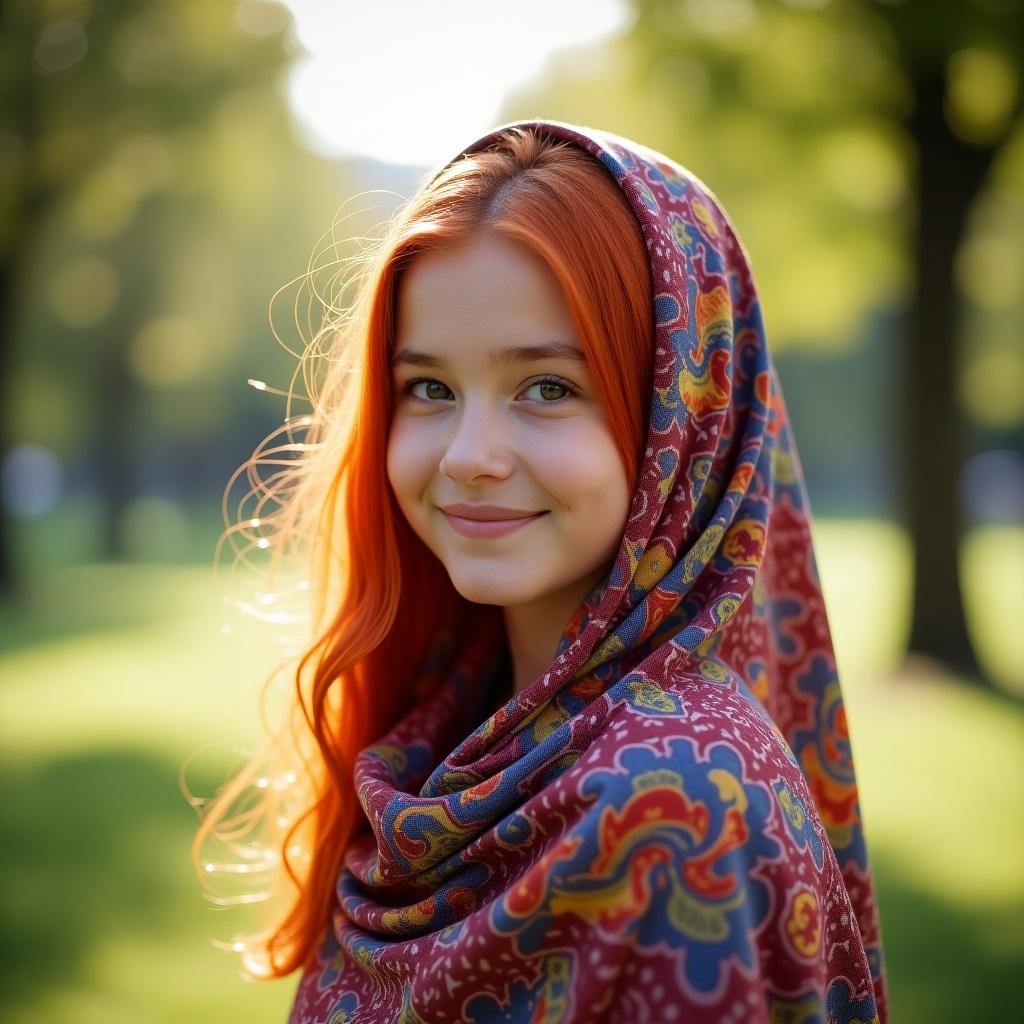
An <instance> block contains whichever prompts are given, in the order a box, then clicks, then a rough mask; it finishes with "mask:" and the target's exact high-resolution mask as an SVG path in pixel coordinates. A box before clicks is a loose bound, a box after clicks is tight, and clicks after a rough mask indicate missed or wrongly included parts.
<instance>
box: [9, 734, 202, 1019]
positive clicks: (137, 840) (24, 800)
mask: <svg viewBox="0 0 1024 1024" xmlns="http://www.w3.org/2000/svg"><path fill="white" fill-rule="evenodd" d="M0 773H2V777H3V780H4V783H3V788H4V804H5V806H4V825H3V833H4V836H3V840H4V841H3V843H2V845H0V899H2V904H3V907H4V913H3V915H2V922H0V945H2V948H3V949H4V951H5V952H4V956H3V957H2V958H0V988H2V990H3V992H4V1002H5V1004H6V1005H7V1006H8V1007H12V1008H13V1007H17V1006H19V1005H20V1006H24V1005H26V1004H31V1002H32V1001H33V998H34V997H35V996H38V995H39V994H41V993H43V992H46V991H53V990H54V989H70V988H88V987H89V986H88V978H87V977H86V974H87V971H88V961H89V957H90V956H91V955H92V954H94V953H95V952H96V949H97V947H98V946H100V945H102V941H103V940H104V939H105V938H109V937H110V936H111V935H118V936H121V937H124V938H126V939H128V940H129V941H130V940H131V938H132V937H133V936H144V937H145V938H146V940H147V941H152V939H153V938H154V937H159V936H172V935H175V936H177V937H180V936H181V935H182V934H183V933H184V932H185V930H186V929H187V928H188V927H189V925H188V922H189V920H192V921H194V919H195V912H194V908H195V906H196V905H197V904H198V903H199V902H200V897H199V895H198V888H197V886H196V885H195V884H193V882H192V878H191V876H190V874H189V871H188V869H187V858H188V844H189V840H190V838H191V832H192V830H193V828H194V825H195V815H194V812H193V811H192V810H191V809H190V808H189V807H188V805H187V804H186V802H185V799H184V797H183V796H182V794H181V792H180V790H179V788H178V765H175V764H170V763H168V762H166V761H163V760H160V759H157V758H154V757H153V756H151V755H147V754H145V753H140V752H136V751H129V750H102V751H92V752H86V753H80V754H76V755H74V756H70V757H67V758H63V759H60V760H53V761H48V762H45V763H41V764H35V765H32V766H24V765H12V764H10V763H4V764H2V765H0ZM196 781H197V783H198V784H199V785H200V786H202V788H203V790H204V791H210V790H212V789H213V788H214V786H215V785H216V783H217V782H218V781H219V780H217V779H206V778H203V779H198V780H196ZM195 938H196V944H197V945H199V944H201V943H202V942H203V938H204V937H203V936H202V935H200V934H196V937H195ZM153 968H154V970H158V969H159V964H154V965H153ZM186 980H187V979H184V978H183V979H182V981H183V982H185V981H186Z"/></svg>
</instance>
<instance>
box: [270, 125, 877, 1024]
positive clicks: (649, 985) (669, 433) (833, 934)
mask: <svg viewBox="0 0 1024 1024" xmlns="http://www.w3.org/2000/svg"><path fill="white" fill-rule="evenodd" d="M516 123H517V124H522V125H525V126H534V127H538V128H541V129H543V130H544V131H546V132H549V133H551V134H552V135H554V136H556V137H558V138H562V139H567V140H569V141H571V142H573V143H575V144H577V145H579V146H581V147H583V148H584V149H585V150H586V151H588V152H589V153H591V154H592V155H593V156H594V157H596V158H597V159H598V160H600V161H601V162H602V163H603V165H604V166H605V167H606V168H607V170H608V171H609V172H610V174H611V175H612V176H613V177H614V178H615V180H616V181H617V183H618V184H619V187H620V188H621V189H622V190H623V192H624V193H625V195H626V197H627V199H628V201H629V203H630V205H631V207H632V209H633V211H634V213H635V215H636V217H637V220H638V221H639V223H640V225H641V227H642V230H643V234H644V238H645V241H646V243H647V249H648V255H649V258H650V270H651V280H652V282H653V286H654V306H655V308H654V316H655V343H656V352H655V363H654V382H653V393H652V396H651V419H650V425H649V434H648V444H647V448H646V453H645V457H644V461H643V464H642V467H641V472H640V476H639V482H638V485H637V490H636V493H635V494H634V496H633V502H632V507H631V510H630V515H629V519H628V521H627V524H626V528H625V533H624V536H623V538H622V542H621V545H620V548H619V552H618V556H617V558H616V561H615V564H614V567H613V569H612V571H611V573H610V575H609V576H608V577H607V578H606V579H605V581H604V582H603V584H602V586H601V587H599V588H598V589H597V590H596V591H595V592H594V593H593V594H592V595H591V596H590V598H589V599H588V600H587V602H586V603H585V604H583V605H582V606H581V607H580V608H579V609H578V611H577V613H576V615H575V616H574V617H573V620H572V622H571V623H570V625H569V627H568V628H567V630H566V632H565V633H564V634H563V636H562V640H561V643H560V645H559V648H558V652H557V654H556V658H555V660H554V661H553V662H552V664H551V666H550V667H549V669H548V671H547V672H546V673H545V675H544V676H543V677H541V678H539V679H538V680H536V681H535V682H534V683H532V684H531V685H530V686H529V687H528V688H527V689H526V690H524V691H523V692H521V693H520V694H519V695H518V696H516V697H513V698H512V699H510V700H508V702H507V703H504V704H503V705H502V706H501V707H499V708H498V709H497V710H496V711H494V712H493V713H490V709H491V708H492V707H493V706H494V705H493V704H492V703H491V700H492V698H493V697H494V695H495V693H497V692H499V691H497V690H496V689H495V687H496V686H497V685H498V684H497V683H496V682H495V680H496V678H497V676H498V675H499V674H500V670H499V668H498V667H497V665H496V662H495V659H494V653H493V652H494V650H495V648H496V647H497V646H498V645H497V638H496V637H495V636H494V635H485V633H484V631H481V632H480V633H478V634H477V635H476V636H473V637H472V638H471V639H470V641H469V643H468V646H464V647H458V648H456V646H455V644H454V641H453V640H452V638H447V639H448V649H447V651H445V650H444V649H442V648H443V646H444V645H442V648H439V653H438V656H437V662H436V665H435V670H436V667H437V666H443V670H442V680H441V683H440V684H439V685H438V686H437V687H436V688H435V689H434V690H433V691H431V692H430V693H429V695H428V696H426V697H425V698H424V699H423V700H422V701H421V702H420V703H419V704H418V705H417V706H416V707H415V708H413V709H412V710H411V711H410V712H409V713H408V714H407V715H406V716H405V717H404V718H403V719H402V720H401V721H400V722H399V723H398V724H397V725H396V726H395V727H394V728H393V729H392V730H391V731H390V732H389V733H388V734H387V735H386V736H384V737H382V738H381V739H380V741H379V742H377V743H375V744H374V745H372V746H370V747H368V748H366V749H365V750H363V751H362V752H361V753H360V755H359V757H358V759H357V762H356V767H355V783H356V787H357V791H358V794H359V799H360V801H361V803H362V806H363V809H364V811H365V813H366V818H367V821H368V825H369V827H368V828H367V829H366V830H365V831H364V832H362V833H361V834H360V835H359V836H358V837H357V839H356V840H355V841H354V842H353V844H352V845H351V846H350V848H349V850H348V852H347V854H346V857H345V862H344V865H343V867H342V870H341V873H340V876H339V879H338V885H337V900H338V902H337V907H336V910H335V912H334V915H333V920H332V922H331V924H330V926H329V927H328V929H327V931H326V934H325V936H324V940H323V942H322V943H321V945H320V948H319V949H318V951H317V952H316V955H315V956H314V957H312V958H311V959H310V961H309V962H308V963H307V965H306V967H305V970H304V971H303V974H302V978H301V980H300V983H299V988H298V991H297V993H296V997H295V1002H294V1005H293V1008H292V1013H291V1017H290V1021H291V1024H314V1022H316V1024H321V1022H323V1024H327V1022H331V1024H340V1022H342V1021H346V1022H366V1024H369V1022H383V1021H403V1022H408V1024H415V1022H420V1024H441V1022H444V1024H452V1022H458V1021H465V1022H471V1024H497V1022H499V1021H509V1022H527V1021H529V1022H542V1021H543V1022H550V1024H554V1022H564V1024H568V1022H574V1024H582V1022H589V1021H594V1022H597V1021H616V1022H618V1021H621V1022H629V1024H638V1022H643V1021H658V1022H660V1021H667V1022H671V1021H679V1022H681V1024H682V1022H686V1024H693V1022H717V1024H726V1022H733V1024H741V1022H751V1021H766V1022H767V1021H793V1022H799V1024H812V1022H822V1024H823V1022H826V1021H828V1022H837V1024H839V1022H844V1024H852V1022H855V1021H856V1022H863V1024H868V1022H872V1021H882V1022H884V1021H885V1020H886V999H885V984H884V972H883V967H882V955H881V944H880V937H879V929H878V915H877V909H876V904H875V898H874V890H873V885H872V881H871V873H870V869H869V865H868V858H867V850H866V847H865V843H864V836H863V832H862V828H861V819H860V812H859V805H858V798H857V786H856V780H855V776H854V770H853V762H852V757H851V751H850V743H849V736H848V734H847V729H846V719H845V714H844V709H843V701H842V696H841V693H840V686H839V681H838V678H837V674H836V665H835V657H834V654H833V647H832V641H831V636H830V633H829V627H828V621H827V618H826V613H825V607H824V602H823V600H822V594H821V588H820V583H819V579H818V573H817V566H816V562H815V557H814V550H813V545H812V539H811V530H810V512H809V509H808V505H807V495H806V489H805V485H804V481H803V475H802V471H801V468H800V463H799V459H798V457H797V452H796V448H795V444H794V441H793V437H792V433H791V428H790V423H789V417H788V414H787V412H786V407H785V403H784V400H783V397H782V393H781V390H780V388H779V382H778V378H777V376H776V373H775V369H774V367H773V364H772V361H771V357H770V354H769V352H768V349H767V346H766V340H765V331H764V326H763V323H762V319H761V310H760V305H759V301H758V297H757V291H756V287H755V283H754V279H753V276H752V272H751V268H750V264H749V260H748V258H747V255H746V253H745V251H744V249H743V247H742V244H741V243H740V241H739V239H738V237H737V235H736V233H735V231H734V230H733V228H732V226H731V224H730V223H729V220H728V218H727V216H726V214H725V213H724V211H723V210H722V208H721V206H720V204H719V203H718V201H717V199H716V198H715V196H714V195H713V194H712V193H711V192H710V190H709V189H708V188H707V187H706V186H705V185H703V184H702V183H701V182H700V181H699V179H697V178H696V177H694V175H693V174H691V173H690V172H688V171H687V170H686V169H685V168H683V167H681V166H679V165H678V164H676V163H674V162H673V161H671V160H669V159H668V158H667V157H665V156H663V155H661V154H659V153H655V152H653V151H651V150H648V149H646V148H644V147H642V146H639V145H637V144H635V143H632V142H630V141H628V140H626V139H622V138H620V137H618V136H614V135H611V134H609V133H606V132H600V131H596V130H592V129H589V128H581V127H578V126H574V125H568V124H562V123H559V122H553V121H526V122H516ZM507 127H509V126H508V125H505V126H502V128H499V129H495V130H494V131H493V132H491V133H489V134H488V135H487V136H485V137H484V138H482V139H480V140H478V141H477V142H475V143H473V144H472V145H471V146H469V147H467V149H466V150H465V151H464V152H470V151H473V150H477V149H480V148H483V147H485V146H486V145H487V144H488V142H490V141H492V140H493V139H494V138H495V137H496V136H497V134H498V133H499V132H500V131H502V130H503V129H504V128H507ZM481 719H483V720H482V723H481ZM435 766H436V767H435Z"/></svg>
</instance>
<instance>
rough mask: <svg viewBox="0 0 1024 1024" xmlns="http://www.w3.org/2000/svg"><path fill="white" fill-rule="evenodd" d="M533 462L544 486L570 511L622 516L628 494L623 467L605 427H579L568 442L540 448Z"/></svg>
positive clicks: (614, 517)
mask: <svg viewBox="0 0 1024 1024" xmlns="http://www.w3.org/2000/svg"><path fill="white" fill-rule="evenodd" d="M533 464H534V465H535V466H536V467H537V473H538V475H540V474H541V473H543V478H544V483H545V485H546V487H547V489H548V490H549V491H550V492H551V494H553V495H554V496H555V498H557V499H558V501H559V503H560V504H561V505H562V506H563V507H565V508H567V509H569V510H570V511H578V512H580V513H584V514H589V515H595V514H597V515H602V511H603V516H602V518H604V519H605V520H615V523H614V525H618V521H619V513H620V511H621V513H622V517H623V518H624V517H625V514H626V506H627V505H628V502H629V497H630V495H629V494H628V493H627V487H628V484H627V479H626V471H625V469H624V467H623V465H622V460H621V458H620V456H619V450H618V448H617V447H616V445H615V442H614V441H613V440H612V437H611V435H610V434H609V433H608V432H607V431H606V430H603V429H601V430H595V429H590V430H587V431H581V432H580V433H579V435H578V436H577V437H575V438H574V439H573V441H572V443H571V444H563V445H559V446H558V449H557V450H554V449H552V450H550V451H548V450H545V449H543V448H541V449H540V450H538V451H537V452H536V454H535V458H534V462H533Z"/></svg>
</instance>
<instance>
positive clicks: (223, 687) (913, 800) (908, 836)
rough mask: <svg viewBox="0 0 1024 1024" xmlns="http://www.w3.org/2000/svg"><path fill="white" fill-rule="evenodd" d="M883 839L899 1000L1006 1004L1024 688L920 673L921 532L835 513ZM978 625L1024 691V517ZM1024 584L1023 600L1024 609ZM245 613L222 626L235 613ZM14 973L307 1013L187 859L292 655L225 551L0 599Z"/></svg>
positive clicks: (148, 1003)
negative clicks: (254, 979)
mask: <svg viewBox="0 0 1024 1024" xmlns="http://www.w3.org/2000/svg"><path fill="white" fill-rule="evenodd" d="M815 534H816V538H817V542H818V550H819V558H820V563H821V572H822V579H823V584H824V587H825V592H826V598H827V600H828V604H829V610H830V616H831V619H832V624H833V630H834V633H835V638H836V647H837V653H838V657H839V664H840V669H841V671H842V673H843V677H844V680H845V688H846V694H847V702H848V708H849V717H850V723H851V729H852V732H853V739H854V748H855V752H856V756H857V762H858V773H859V778H860V781H861V793H862V804H863V809H864V814H865V818H866V822H867V830H868V840H869V843H870V846H871V851H872V855H873V860H874V865H875V873H876V879H877V883H878V890H879V898H880V904H881V909H882V921H883V931H884V938H885V945H886V953H887V957H888V969H889V975H890V985H891V990H892V1004H893V1020H894V1021H897V1022H902V1021H909V1022H916V1021H929V1024H939V1022H947V1021H948V1022H953V1021H965V1020H969V1021H989V1020H1000V1019H1003V1018H1004V1017H1005V1016H1006V1014H1007V1012H1008V1010H1007V1008H1008V1007H1010V1006H1012V1005H1020V1003H1021V1001H1022V999H1024V992H1022V984H1021V981H1020V978H1021V977H1022V975H1024V972H1022V971H1021V969H1020V968H1021V965H1022V963H1024V870H1022V868H1021V865H1022V864H1024V815H1022V814H1021V808H1022V807H1024V771H1022V768H1024V705H1022V704H1021V703H1020V702H1019V701H1017V700H1015V699H1011V698H1009V697H1007V696H1004V695H1000V693H998V692H995V691H993V690H989V689H985V688H982V687H978V686H976V685H971V684H970V683H967V682H965V681H963V680H958V679H955V678H949V677H947V676H945V675H943V674H942V673H941V672H940V671H938V670H936V669H934V668H928V667H927V666H921V665H918V666H915V667H914V668H912V669H898V668H897V667H896V666H897V664H898V660H899V652H900V646H901V643H902V641H903V638H904V636H905V634H906V628H907V621H908V620H907V609H906V599H905V595H906V592H907V586H908V581H909V559H908V555H907V545H906V543H905V538H903V537H902V536H901V534H900V533H899V532H898V531H896V530H894V529H892V528H891V527H889V526H887V525H885V524H877V523H839V522H830V521H823V522H820V523H818V524H816V527H815ZM964 573H965V585H966V589H967V592H968V598H969V600H971V602H972V604H971V607H970V608H969V612H970V616H971V621H972V627H973V628H974V630H975V635H976V637H977V638H978V641H979V646H980V647H981V648H982V653H983V656H984V658H985V661H986V665H987V666H988V667H989V670H990V671H991V672H992V674H993V676H994V677H995V678H997V679H998V681H999V683H1000V686H1001V687H1002V689H1003V690H1005V691H1007V692H1012V693H1017V694H1018V695H1019V694H1020V693H1022V692H1024V685H1022V679H1024V651H1022V649H1021V647H1020V644H1021V634H1022V633H1024V631H1022V630H1021V629H1020V623H1021V622H1022V621H1024V609H1022V608H1021V601H1022V600H1024V594H1022V593H1018V592H1019V591H1020V590H1021V588H1020V586H1019V580H1020V579H1021V577H1022V575H1024V532H1022V531H1016V532H1012V531H989V532H988V533H986V534H979V535H976V536H974V537H972V538H971V542H970V543H969V544H968V545H967V547H966V549H965V562H964ZM1015 602H1016V603H1015ZM224 623H230V624H231V625H232V629H231V630H230V631H229V632H227V633H224V632H222V629H221V627H222V624H224ZM0 650H4V651H5V655H4V657H3V660H2V662H0V772H2V782H3V793H4V803H5V807H4V818H3V821H4V826H3V828H4V842H3V844H2V846H0V899H2V902H3V908H4V912H3V915H2V923H0V942H2V946H3V949H4V951H5V956H4V958H3V960H2V961H0V985H2V988H3V992H4V1003H5V1015H4V1019H5V1020H7V1021H10V1022H12V1024H13V1022H18V1024H27V1022H43V1021H65V1020H67V1021H71V1020H74V1021H75V1022H76V1024H91V1022H93V1021H96V1022H100V1021H102V1022H104V1024H117V1022H120V1021H124V1022H131V1024H148V1022H165V1021H166V1022H177V1021H182V1020H189V1021H194V1022H198V1024H202V1022H206V1021H210V1022H214V1021H216V1022H218V1024H232V1022H235V1021H237V1022H239V1024H241V1022H242V1021H245V1022H246V1024H255V1022H259V1021H266V1022H278V1021H282V1020H284V1019H285V1016H286V1013H287V1008H288V1005H289V1003H290V999H291V994H292V991H293V988H294V984H295V980H296V979H294V978H292V979H288V980H285V981H283V982H275V983H271V984H254V983H246V982H244V981H242V980H241V979H240V978H239V977H238V975H237V962H236V959H235V957H234V956H232V955H231V954H226V953H222V952H220V951H218V950H216V949H214V948H213V947H212V945H210V944H209V943H208V942H207V941H206V938H207V937H216V938H219V939H229V938H230V937H231V935H232V934H233V932H234V931H235V929H236V927H237V924H238V921H237V919H235V918H232V917H231V914H230V913H228V914H225V913H224V912H222V911H216V910H214V909H212V908H209V907H208V906H207V905H206V904H205V903H204V902H203V900H202V899H201V897H200V896H199V893H198V887H197V883H196V882H195V880H194V878H193V876H192V874H191V867H190V865H189V861H188V844H189V840H190V838H191V834H192V831H193V829H194V825H195V815H194V812H193V811H192V810H191V808H189V807H188V805H187V804H186V802H185V800H184V798H183V797H182V795H181V793H180V791H179V789H178V772H179V769H180V768H181V765H182V763H183V761H184V759H185V758H186V757H187V756H188V755H190V754H192V753H193V752H195V751H196V750H198V749H199V748H200V747H202V746H204V745H205V744H209V743H213V742H216V741H220V742H221V743H222V746H221V747H219V748H213V749H211V750H209V751H208V752H207V753H206V754H205V755H203V756H202V757H201V758H199V759H198V761H197V763H196V766H195V771H193V772H191V773H190V775H189V782H190V785H191V786H192V787H193V788H194V789H196V790H199V791H201V792H207V793H208V792H210V791H211V790H212V789H213V787H214V786H215V785H216V784H217V782H218V781H219V780H220V779H221V778H223V773H224V770H225V767H226V765H227V764H228V761H229V757H230V753H229V748H230V746H231V745H233V744H240V743H246V742H247V741H249V740H251V739H252V738H253V737H254V736H255V735H256V732H257V715H256V693H257V690H258V689H259V686H260V684H261V682H262V679H263V676H264V674H265V673H266V671H267V670H268V669H269V667H270V666H271V665H272V663H273V661H274V659H275V657H276V654H275V650H274V648H273V647H272V643H271V640H270V639H269V636H268V635H267V633H266V631H265V630H263V629H258V628H256V627H254V626H252V625H249V626H244V625H243V624H242V623H241V622H240V621H239V620H238V618H237V616H236V615H234V614H233V613H232V611H231V609H230V608H229V607H227V606H225V605H223V604H222V603H221V601H220V599H219V594H218V593H217V592H216V590H215V587H214V583H213V579H212V573H211V572H210V570H208V569H195V568H175V567H173V566H159V567H156V566H150V567H141V566H140V567H111V566H91V567H81V568H76V569H63V570H56V569H55V570H52V571H48V572H47V573H46V574H44V575H41V576H40V577H39V578H38V579H37V580H36V581H35V583H34V586H33V591H32V594H31V598H30V600H29V601H28V602H26V603H25V604H24V605H23V606H21V607H18V608H14V609H5V610H4V614H3V615H2V616H0Z"/></svg>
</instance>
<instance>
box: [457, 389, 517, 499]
mask: <svg viewBox="0 0 1024 1024" xmlns="http://www.w3.org/2000/svg"><path fill="white" fill-rule="evenodd" d="M505 435H506V436H507V429H506V431H505ZM502 436H503V435H502V430H501V427H500V425H499V424H498V423H497V422H496V420H495V417H493V416H490V415H488V413H487V412H486V410H481V409H477V410H471V409H470V408H469V407H466V408H464V409H463V410H462V411H461V413H460V414H459V415H458V416H457V417H456V418H455V422H454V424H453V426H452V433H451V435H450V437H449V439H448V443H447V445H446V446H445V451H444V455H443V456H442V458H441V463H440V466H439V469H440V471H441V472H442V473H443V474H444V475H445V476H447V477H449V478H451V479H452V480H455V481H457V482H459V483H462V484H466V483H471V482H473V481H474V480H477V479H479V478H480V477H493V478H494V479H497V480H503V479H504V478H505V477H507V476H508V475H509V474H510V473H511V472H512V465H513V460H512V457H511V454H510V453H509V451H508V446H507V443H503V442H502Z"/></svg>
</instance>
